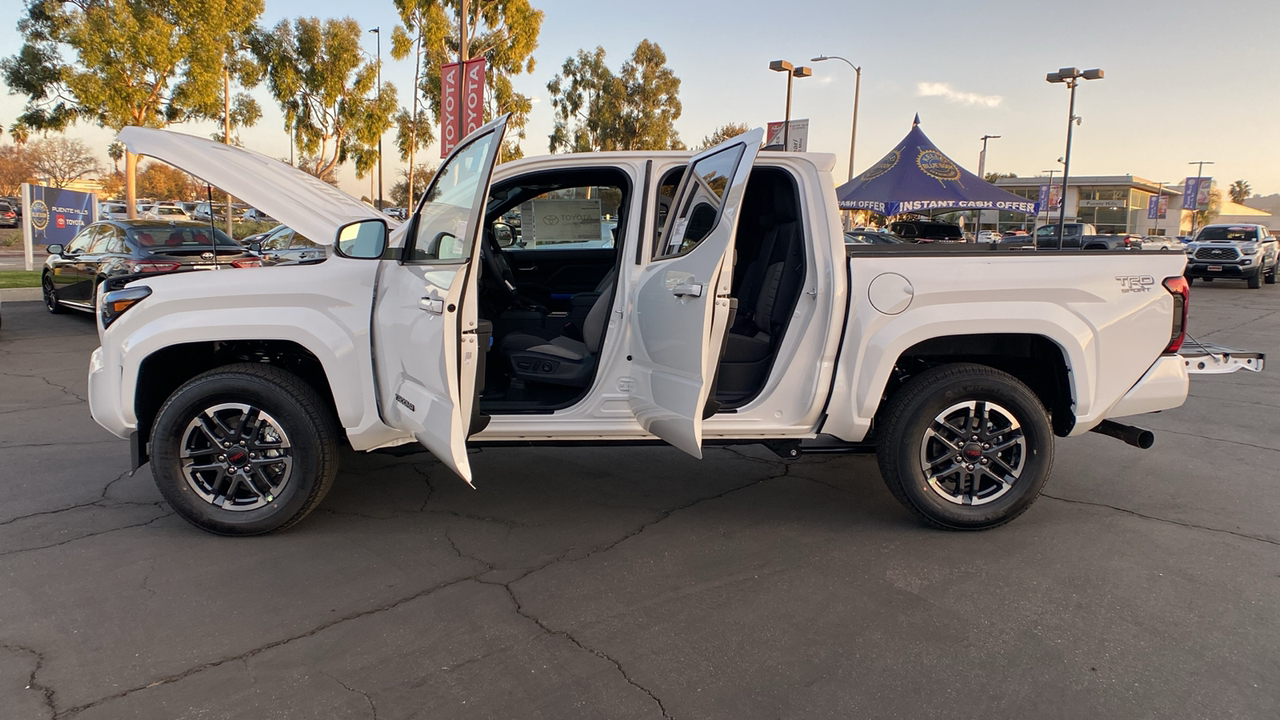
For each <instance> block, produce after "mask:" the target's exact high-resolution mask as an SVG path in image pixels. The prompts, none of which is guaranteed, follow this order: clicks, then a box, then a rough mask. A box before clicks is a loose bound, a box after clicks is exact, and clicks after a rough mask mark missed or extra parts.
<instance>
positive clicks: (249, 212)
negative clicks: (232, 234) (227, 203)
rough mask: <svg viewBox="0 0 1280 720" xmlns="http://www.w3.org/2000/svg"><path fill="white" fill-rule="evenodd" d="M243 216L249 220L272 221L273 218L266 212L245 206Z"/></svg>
mask: <svg viewBox="0 0 1280 720" xmlns="http://www.w3.org/2000/svg"><path fill="white" fill-rule="evenodd" d="M243 217H244V219H245V220H247V221H249V222H264V223H273V222H275V220H274V219H273V218H272V217H271V216H270V215H268V214H266V213H264V212H262V211H261V210H259V209H257V208H252V207H251V208H245V211H244V214H243Z"/></svg>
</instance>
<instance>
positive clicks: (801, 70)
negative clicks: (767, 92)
mask: <svg viewBox="0 0 1280 720" xmlns="http://www.w3.org/2000/svg"><path fill="white" fill-rule="evenodd" d="M769 69H770V70H773V71H776V72H784V73H786V74H787V112H786V117H784V118H783V119H782V151H783V152H790V150H791V79H792V78H798V77H801V78H803V77H809V76H810V75H812V74H813V70H810V69H809V68H807V67H804V66H803V65H801V66H800V67H796V66H795V65H792V64H791V63H789V62H787V61H786V60H774V61H773V62H771V63H769Z"/></svg>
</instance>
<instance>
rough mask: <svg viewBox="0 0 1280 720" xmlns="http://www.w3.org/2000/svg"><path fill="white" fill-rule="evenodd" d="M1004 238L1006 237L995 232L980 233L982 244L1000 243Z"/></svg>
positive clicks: (983, 231)
mask: <svg viewBox="0 0 1280 720" xmlns="http://www.w3.org/2000/svg"><path fill="white" fill-rule="evenodd" d="M1002 237H1004V236H1003V235H1001V234H1000V233H998V232H996V231H994V230H982V231H980V232H979V233H978V242H980V243H993V242H1000V238H1002Z"/></svg>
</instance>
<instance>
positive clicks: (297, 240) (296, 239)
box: [289, 232, 321, 248]
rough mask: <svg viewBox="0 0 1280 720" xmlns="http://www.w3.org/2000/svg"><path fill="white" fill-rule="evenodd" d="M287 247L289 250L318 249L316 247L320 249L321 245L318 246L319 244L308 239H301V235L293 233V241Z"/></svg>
mask: <svg viewBox="0 0 1280 720" xmlns="http://www.w3.org/2000/svg"><path fill="white" fill-rule="evenodd" d="M289 247H291V248H318V247H321V245H320V244H319V243H316V242H312V241H311V239H310V238H307V237H303V236H302V235H301V234H299V233H296V232H295V233H294V234H293V239H292V240H290V241H289Z"/></svg>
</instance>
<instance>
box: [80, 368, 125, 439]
mask: <svg viewBox="0 0 1280 720" xmlns="http://www.w3.org/2000/svg"><path fill="white" fill-rule="evenodd" d="M122 377H123V368H121V367H120V366H118V365H116V366H111V365H107V364H106V363H105V361H104V356H103V353H102V348H98V349H96V350H94V351H93V354H92V355H90V356H89V414H90V415H91V416H93V420H94V422H96V423H98V424H99V425H101V426H102V427H104V428H106V429H107V431H108V432H110V433H111V434H112V435H115V436H116V437H118V438H123V439H128V437H129V435H130V433H132V432H133V431H134V430H136V429H137V427H136V426H135V425H134V423H133V422H132V421H131V420H130V418H128V417H126V416H125V407H124V406H123V405H122V404H121V403H120V384H121V379H122Z"/></svg>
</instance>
